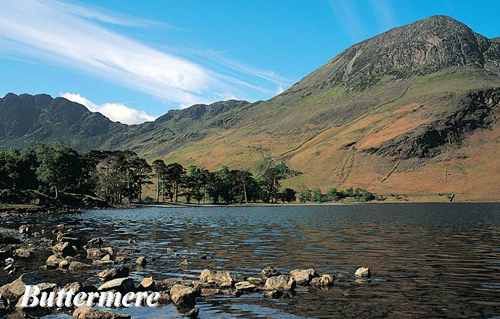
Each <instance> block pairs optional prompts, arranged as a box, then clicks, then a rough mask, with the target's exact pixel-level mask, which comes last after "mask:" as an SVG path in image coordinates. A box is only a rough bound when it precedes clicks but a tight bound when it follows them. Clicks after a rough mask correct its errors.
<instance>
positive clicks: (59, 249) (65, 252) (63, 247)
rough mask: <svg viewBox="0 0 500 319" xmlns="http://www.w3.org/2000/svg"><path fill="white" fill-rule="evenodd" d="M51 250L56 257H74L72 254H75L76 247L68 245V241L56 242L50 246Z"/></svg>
mask: <svg viewBox="0 0 500 319" xmlns="http://www.w3.org/2000/svg"><path fill="white" fill-rule="evenodd" d="M52 252H54V255H56V256H58V257H62V258H65V257H68V256H71V257H74V256H76V253H77V252H76V247H75V246H72V245H70V243H68V242H64V243H58V244H56V245H54V247H52Z"/></svg>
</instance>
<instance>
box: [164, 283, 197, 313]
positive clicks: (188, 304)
mask: <svg viewBox="0 0 500 319" xmlns="http://www.w3.org/2000/svg"><path fill="white" fill-rule="evenodd" d="M196 295H197V291H196V290H195V289H193V288H191V287H186V286H183V285H175V286H173V287H172V289H170V298H171V299H172V302H173V303H174V304H175V305H176V306H178V307H182V308H193V307H194V305H195V304H196Z"/></svg>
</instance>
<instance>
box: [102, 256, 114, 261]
mask: <svg viewBox="0 0 500 319" xmlns="http://www.w3.org/2000/svg"><path fill="white" fill-rule="evenodd" d="M101 261H113V260H112V259H111V255H106V256H104V257H102V258H101Z"/></svg>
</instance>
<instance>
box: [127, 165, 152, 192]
mask: <svg viewBox="0 0 500 319" xmlns="http://www.w3.org/2000/svg"><path fill="white" fill-rule="evenodd" d="M130 170H131V172H132V179H133V187H134V190H135V193H137V194H138V198H139V202H141V201H142V186H143V185H144V184H151V181H149V179H150V178H151V172H152V169H151V166H150V165H149V164H148V162H146V160H145V159H143V158H138V157H137V158H134V159H133V160H132V162H131V164H130Z"/></svg>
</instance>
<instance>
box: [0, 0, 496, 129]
mask: <svg viewBox="0 0 500 319" xmlns="http://www.w3.org/2000/svg"><path fill="white" fill-rule="evenodd" d="M436 14H444V15H449V16H451V17H453V18H455V19H457V20H459V21H462V22H464V23H465V24H467V25H468V26H469V27H471V28H472V29H473V30H474V31H476V32H478V33H480V34H483V35H485V36H487V37H497V36H500V28H499V27H498V16H499V14H500V4H499V2H498V1H465V0H463V1H459V0H456V1H436V0H433V1H427V0H419V1H409V0H393V1H391V0H359V1H348V0H345V1H341V0H331V1H327V0H324V1H320V0H303V1H298V0H283V1H281V0H238V1H230V0H220V1H219V0H211V1H183V0H176V1H172V0H170V1H169V0H148V1H135V0H120V1H118V0H116V1H114V0H110V1H97V0H89V1H81V0H80V1H79V0H2V1H1V2H0V72H1V76H0V95H1V96H3V95H5V94H6V93H8V92H14V93H17V94H21V93H30V94H37V93H48V94H51V95H52V96H65V97H67V98H70V99H72V100H74V101H77V102H80V103H82V104H85V105H86V106H87V107H88V108H89V109H91V110H93V111H100V112H102V113H104V114H105V115H107V116H108V117H110V118H111V119H113V120H118V121H121V122H124V123H139V122H143V121H147V120H152V119H154V118H155V117H157V116H159V115H162V114H164V113H166V112H167V111H168V110H169V109H177V108H181V107H186V106H189V105H192V104H194V103H209V102H213V101H216V100H224V99H230V98H237V99H245V100H250V101H256V100H264V99H268V98H270V97H272V96H274V95H276V94H277V93H279V92H281V91H282V90H283V89H286V88H288V87H289V86H291V85H292V84H293V83H295V82H297V81H298V80H300V79H301V78H302V77H304V76H305V75H307V74H308V73H310V72H312V71H314V70H315V69H316V68H318V67H320V66H321V65H322V64H324V63H326V62H327V61H328V60H329V59H331V58H333V57H334V56H335V55H337V54H338V53H340V52H342V51H343V50H344V49H346V48H347V47H349V46H350V45H352V44H354V43H356V42H359V41H362V40H364V39H366V38H369V37H372V36H374V35H376V34H379V33H381V32H383V31H386V30H388V29H390V28H393V27H397V26H401V25H404V24H408V23H411V22H414V21H416V20H419V19H423V18H426V17H429V16H432V15H436Z"/></svg>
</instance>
